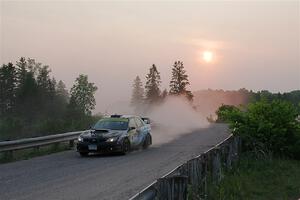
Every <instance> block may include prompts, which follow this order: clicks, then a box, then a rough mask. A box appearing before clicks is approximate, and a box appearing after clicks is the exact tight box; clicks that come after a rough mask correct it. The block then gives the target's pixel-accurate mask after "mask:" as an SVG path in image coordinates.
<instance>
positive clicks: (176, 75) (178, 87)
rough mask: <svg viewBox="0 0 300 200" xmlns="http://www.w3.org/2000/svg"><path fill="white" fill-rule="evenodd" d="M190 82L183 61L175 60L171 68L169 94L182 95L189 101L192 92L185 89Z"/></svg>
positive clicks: (191, 97) (191, 98)
mask: <svg viewBox="0 0 300 200" xmlns="http://www.w3.org/2000/svg"><path fill="white" fill-rule="evenodd" d="M189 84H190V82H189V80H188V75H187V74H186V71H185V69H184V66H183V62H181V61H175V63H174V65H173V68H172V78H171V81H170V92H169V93H170V94H171V95H184V96H186V98H187V99H188V100H190V101H192V100H193V94H192V93H191V91H189V90H187V88H186V87H187V86H188V85H189Z"/></svg>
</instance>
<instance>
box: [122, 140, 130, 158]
mask: <svg viewBox="0 0 300 200" xmlns="http://www.w3.org/2000/svg"><path fill="white" fill-rule="evenodd" d="M129 150H130V142H129V140H128V139H127V138H126V139H124V141H123V144H122V154H123V155H125V154H127V153H128V152H129Z"/></svg>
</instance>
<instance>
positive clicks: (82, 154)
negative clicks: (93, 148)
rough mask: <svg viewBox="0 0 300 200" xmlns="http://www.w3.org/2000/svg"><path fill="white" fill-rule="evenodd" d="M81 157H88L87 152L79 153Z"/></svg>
mask: <svg viewBox="0 0 300 200" xmlns="http://www.w3.org/2000/svg"><path fill="white" fill-rule="evenodd" d="M79 154H80V155H81V156H82V157H87V156H88V155H89V153H88V152H79Z"/></svg>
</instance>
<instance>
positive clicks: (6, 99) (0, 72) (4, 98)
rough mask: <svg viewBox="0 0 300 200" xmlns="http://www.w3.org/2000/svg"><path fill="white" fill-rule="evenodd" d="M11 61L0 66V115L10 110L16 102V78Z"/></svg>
mask: <svg viewBox="0 0 300 200" xmlns="http://www.w3.org/2000/svg"><path fill="white" fill-rule="evenodd" d="M16 74H17V71H16V68H15V67H14V65H13V64H12V63H8V64H7V65H2V67H1V68H0V116H2V115H4V114H6V113H8V112H11V111H12V109H13V108H14V106H15V103H16V89H17V78H16Z"/></svg>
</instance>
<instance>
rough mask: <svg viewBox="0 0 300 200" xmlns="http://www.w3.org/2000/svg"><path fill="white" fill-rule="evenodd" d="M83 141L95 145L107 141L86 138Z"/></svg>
mask: <svg viewBox="0 0 300 200" xmlns="http://www.w3.org/2000/svg"><path fill="white" fill-rule="evenodd" d="M83 141H84V142H88V143H91V144H93V143H98V142H104V141H106V139H105V138H84V139H83Z"/></svg>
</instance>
